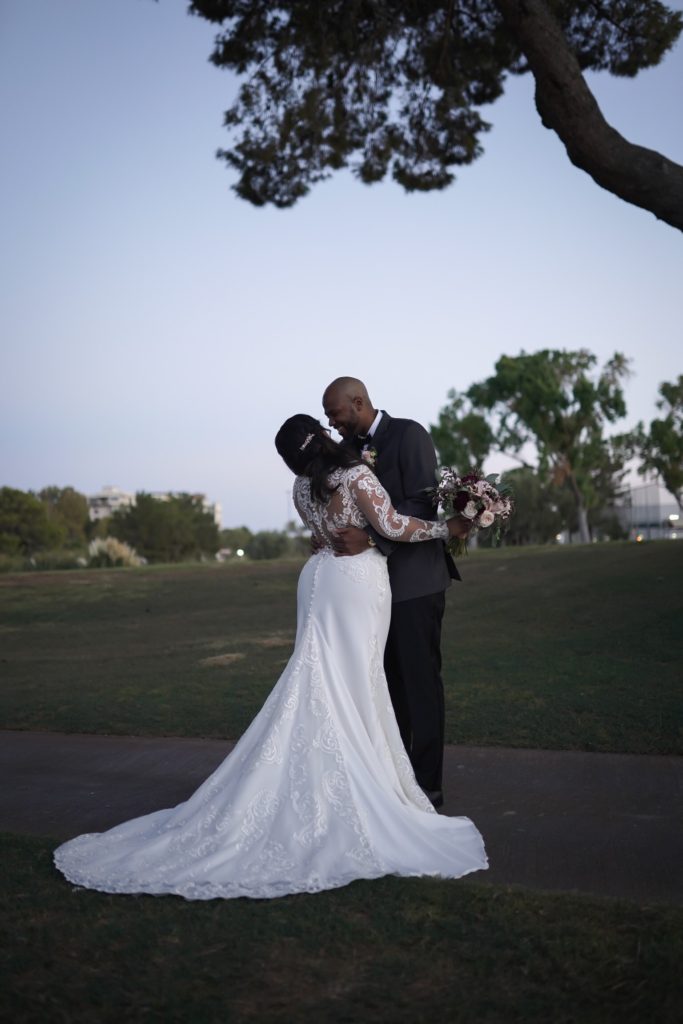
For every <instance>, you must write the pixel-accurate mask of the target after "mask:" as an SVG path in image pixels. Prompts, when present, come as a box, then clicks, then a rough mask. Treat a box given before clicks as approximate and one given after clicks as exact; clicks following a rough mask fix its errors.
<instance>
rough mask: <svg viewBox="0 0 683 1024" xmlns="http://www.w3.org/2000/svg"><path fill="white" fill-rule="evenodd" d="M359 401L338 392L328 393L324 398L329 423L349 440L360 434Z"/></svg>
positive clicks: (324, 407)
mask: <svg viewBox="0 0 683 1024" xmlns="http://www.w3.org/2000/svg"><path fill="white" fill-rule="evenodd" d="M358 406H359V403H358V400H357V399H356V400H354V399H353V398H349V396H348V395H345V394H343V393H342V392H338V391H330V392H327V393H326V394H325V396H324V398H323V409H324V410H325V415H326V416H327V422H328V423H329V424H330V426H331V427H333V428H334V429H335V430H336V431H337V432H338V433H339V434H341V436H342V437H343V438H345V439H347V440H348V438H351V437H354V436H355V435H356V434H357V433H359V426H360V409H359V408H358Z"/></svg>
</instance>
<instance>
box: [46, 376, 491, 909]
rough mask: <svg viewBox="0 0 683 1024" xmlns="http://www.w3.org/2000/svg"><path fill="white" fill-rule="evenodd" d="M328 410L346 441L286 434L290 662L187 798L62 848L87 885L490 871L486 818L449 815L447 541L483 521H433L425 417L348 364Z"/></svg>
mask: <svg viewBox="0 0 683 1024" xmlns="http://www.w3.org/2000/svg"><path fill="white" fill-rule="evenodd" d="M323 406H324V410H325V415H326V417H327V419H328V422H329V424H330V426H331V427H333V428H335V429H336V430H337V431H338V432H339V434H340V435H341V436H342V438H343V441H342V443H341V444H338V443H336V442H335V441H333V440H332V438H331V437H330V435H329V432H328V431H327V430H325V429H324V428H323V427H322V426H321V424H320V423H319V422H318V421H317V420H316V419H315V418H314V417H311V416H306V415H297V416H293V417H291V418H290V419H289V420H287V421H286V422H285V423H284V424H283V425H282V427H281V428H280V430H279V431H278V434H277V437H276V447H277V449H278V451H279V453H280V455H281V456H282V458H283V459H284V461H285V463H286V464H287V465H288V467H289V468H290V469H291V470H292V471H293V472H294V473H295V474H296V479H295V482H294V502H295V505H296V508H297V510H298V512H299V514H300V516H301V518H302V520H303V522H304V523H305V525H306V526H307V527H308V528H309V529H310V530H311V533H312V537H313V549H314V553H313V554H312V555H311V557H310V558H309V559H308V561H307V562H306V564H305V566H304V568H303V569H302V572H301V575H300V577H299V583H298V590H297V633H296V642H295V647H294V651H293V654H292V656H291V658H290V660H289V662H288V664H287V666H286V668H285V670H284V672H283V673H282V675H281V676H280V679H279V680H278V681H277V683H276V684H275V686H274V688H273V690H272V691H271V693H270V695H269V697H268V698H267V700H266V702H265V704H264V706H263V708H262V709H261V711H260V712H259V713H258V715H257V716H256V718H255V719H254V720H253V722H252V723H251V725H250V726H249V728H248V729H247V730H246V732H245V733H244V734H243V736H242V737H241V738H240V740H239V741H238V743H237V744H236V746H235V748H234V749H233V751H232V752H231V753H230V755H229V756H228V757H227V758H226V759H225V761H223V763H222V764H221V765H220V766H219V767H218V768H217V769H216V771H215V772H213V774H212V775H211V776H209V778H208V779H207V780H206V781H205V782H204V783H203V784H202V785H201V786H200V787H199V789H198V790H196V792H195V793H194V794H193V795H192V796H191V797H190V798H189V800H187V801H185V802H184V803H182V804H179V805H178V806H177V807H175V808H170V809H165V810H160V811H156V812H154V813H152V814H148V815H145V816H143V817H141V818H136V819H133V820H132V821H128V822H124V823H123V824H122V825H118V826H116V827H115V828H113V829H110V830H109V831H108V832H105V833H101V834H95V835H85V836H79V837H77V838H76V839H72V840H70V841H69V842H67V843H65V844H64V845H63V846H61V847H60V848H59V849H58V850H57V851H56V852H55V863H56V865H57V867H58V868H59V869H60V870H61V871H62V872H63V873H64V874H65V875H66V877H67V878H69V879H70V880H71V881H72V882H75V883H76V884H79V885H84V886H87V887H88V888H93V889H98V890H101V891H104V892H119V893H142V892H144V893H159V894H160V893H175V894H176V895H179V896H183V897H185V898H186V899H197V900H202V899H213V898H231V897H238V896H248V897H252V898H271V897H276V896H281V895H287V894H291V893H299V892H317V891H320V890H323V889H332V888H336V887H339V886H342V885H346V884H348V883H349V882H352V881H354V880H356V879H360V878H364V879H370V878H377V877H380V876H383V875H387V874H396V875H404V876H406V875H433V876H440V877H444V878H458V877H460V876H462V875H465V874H468V873H469V872H471V871H476V870H480V869H483V868H485V867H486V866H487V860H486V854H485V851H484V845H483V841H482V838H481V836H480V834H479V832H478V831H477V829H476V827H475V826H474V825H473V823H472V822H471V821H470V820H469V819H468V818H464V817H455V818H451V817H446V816H444V815H439V814H437V813H436V811H435V806H439V805H440V804H441V802H442V794H441V771H442V760H443V687H442V684H441V676H440V667H441V659H440V631H441V620H442V617H443V611H444V591H445V589H446V588H447V586H448V585H449V584H450V580H451V578H452V577H456V578H457V570H456V569H455V566H454V565H453V562H452V560H451V559H450V556H448V554H447V552H446V549H445V546H444V541H447V540H448V539H449V538H451V537H462V536H465V535H466V532H467V526H466V524H464V523H463V521H462V520H460V519H458V518H453V519H450V520H448V521H447V522H437V521H435V520H434V512H433V508H432V506H431V503H430V502H429V500H428V498H427V497H426V495H425V489H426V488H428V487H430V486H431V485H433V483H434V470H435V468H436V459H435V453H434V448H433V445H432V443H431V440H430V439H429V435H428V434H427V433H426V431H425V430H424V429H423V428H422V427H420V426H419V424H417V423H415V422H414V421H412V420H404V419H393V418H391V417H390V416H389V415H388V414H387V413H385V412H380V411H377V410H375V409H374V407H373V405H372V403H371V401H370V399H369V397H368V394H367V390H366V389H365V386H364V385H363V384H362V382H360V381H358V380H356V379H355V378H350V377H341V378H338V379H337V380H335V381H333V382H332V384H330V385H329V387H328V388H327V389H326V391H325V394H324V398H323ZM392 597H393V604H392ZM387 681H388V682H387Z"/></svg>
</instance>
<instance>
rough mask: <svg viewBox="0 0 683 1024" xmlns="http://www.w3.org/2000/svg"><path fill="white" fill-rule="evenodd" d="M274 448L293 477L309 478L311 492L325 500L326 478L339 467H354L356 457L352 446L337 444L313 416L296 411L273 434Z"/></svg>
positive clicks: (328, 489) (327, 492) (327, 494)
mask: <svg viewBox="0 0 683 1024" xmlns="http://www.w3.org/2000/svg"><path fill="white" fill-rule="evenodd" d="M275 447H276V448H277V450H278V452H279V453H280V455H281V456H282V458H283V459H284V460H285V462H286V463H287V465H288V466H289V468H290V469H291V471H292V472H293V473H296V474H297V476H308V477H310V479H311V494H312V495H313V497H314V498H317V499H318V500H319V501H327V499H328V498H329V496H330V494H332V491H333V490H335V488H334V487H330V486H329V485H328V482H327V478H328V476H329V474H330V473H331V472H332V470H333V469H337V467H339V466H358V465H359V464H360V461H361V460H360V459H359V458H358V455H357V454H356V452H355V451H354V450H353V448H350V447H347V446H346V445H342V444H337V442H336V441H333V440H332V438H331V437H330V435H329V434H328V433H327V431H326V430H325V429H324V428H323V427H322V426H321V425H320V423H319V422H318V420H316V419H314V418H313V416H307V415H306V414H305V413H298V414H297V415H296V416H290V417H289V419H288V420H285V422H284V423H283V424H282V426H281V427H280V429H279V430H278V432H277V434H276V435H275Z"/></svg>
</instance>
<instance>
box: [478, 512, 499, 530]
mask: <svg viewBox="0 0 683 1024" xmlns="http://www.w3.org/2000/svg"><path fill="white" fill-rule="evenodd" d="M495 518H496V517H495V516H494V514H493V512H491V511H490V510H489V509H484V511H483V512H482V514H481V515H480V516H479V525H480V526H482V527H486V526H490V525H491V523H492V522H493V520H494V519H495Z"/></svg>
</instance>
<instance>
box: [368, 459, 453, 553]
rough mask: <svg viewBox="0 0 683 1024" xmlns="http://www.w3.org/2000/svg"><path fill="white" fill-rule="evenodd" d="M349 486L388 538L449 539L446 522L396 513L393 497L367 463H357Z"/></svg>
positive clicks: (373, 522) (377, 526) (408, 539)
mask: <svg viewBox="0 0 683 1024" xmlns="http://www.w3.org/2000/svg"><path fill="white" fill-rule="evenodd" d="M349 488H350V490H351V493H352V494H353V497H354V500H355V502H356V504H357V505H358V508H359V509H360V511H361V512H362V513H363V515H364V516H365V518H366V519H367V521H368V522H369V523H370V525H371V526H373V527H374V528H375V529H376V530H377V532H378V533H381V534H382V536H383V537H388V538H389V540H396V541H404V542H409V543H411V544H414V543H416V542H418V541H423V540H448V538H449V536H450V535H449V532H448V526H447V525H446V523H433V522H430V521H429V520H427V519H416V518H415V517H414V516H404V515H401V513H400V512H397V511H396V509H395V508H394V506H393V505H392V504H391V498H390V497H389V494H388V493H387V491H386V490H385V489H384V487H382V485H381V483H380V482H379V480H378V479H377V477H376V476H375V474H374V473H373V472H371V470H369V469H368V468H367V466H357V467H354V469H353V470H352V471H351V473H350V474H349Z"/></svg>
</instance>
